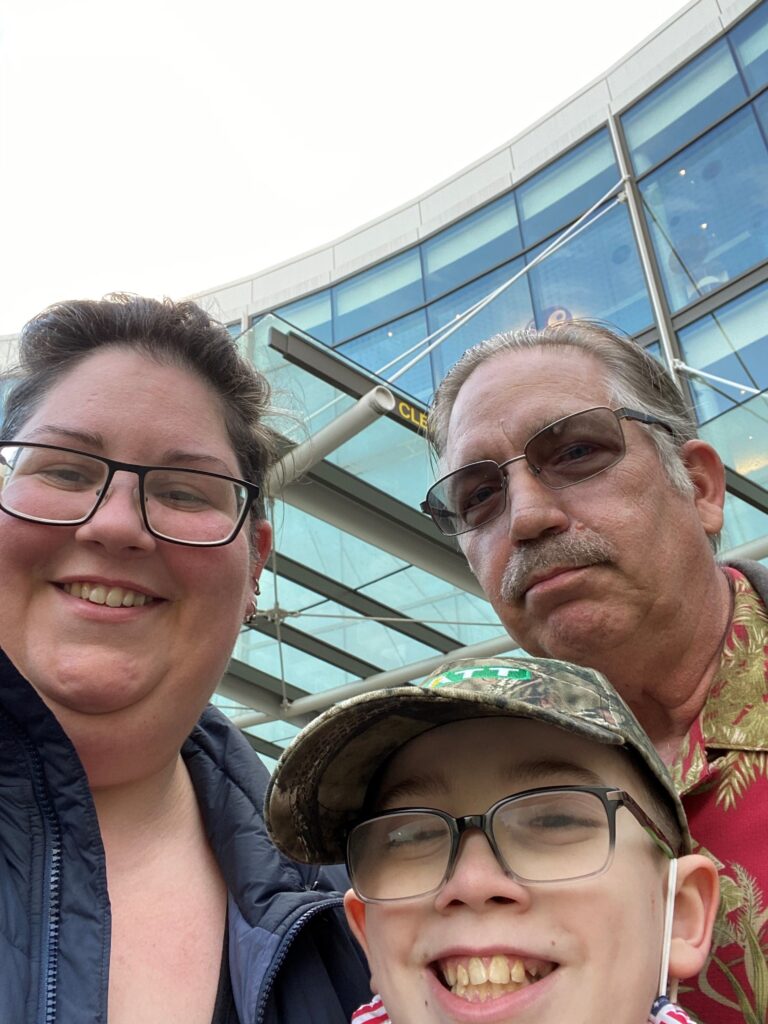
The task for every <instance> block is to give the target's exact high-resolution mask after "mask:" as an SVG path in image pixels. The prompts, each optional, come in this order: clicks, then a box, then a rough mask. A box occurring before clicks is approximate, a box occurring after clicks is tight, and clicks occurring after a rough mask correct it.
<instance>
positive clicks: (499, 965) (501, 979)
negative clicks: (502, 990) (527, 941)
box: [488, 956, 525, 985]
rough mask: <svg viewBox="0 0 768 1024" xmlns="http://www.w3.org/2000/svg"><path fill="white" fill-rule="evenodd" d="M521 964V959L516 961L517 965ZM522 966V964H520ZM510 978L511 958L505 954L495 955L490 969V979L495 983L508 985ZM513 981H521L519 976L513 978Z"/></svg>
mask: <svg viewBox="0 0 768 1024" xmlns="http://www.w3.org/2000/svg"><path fill="white" fill-rule="evenodd" d="M518 964H520V961H519V960H516V961H515V967H517V965H518ZM520 966H521V967H522V964H520ZM523 977H525V969H523ZM509 978H510V971H509V960H507V958H506V957H505V956H494V957H491V965H490V967H489V969H488V981H492V982H493V983H494V984H495V985H506V984H507V982H508V981H509ZM512 980H513V981H519V980H520V979H519V978H513V979H512Z"/></svg>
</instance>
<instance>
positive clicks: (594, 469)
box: [421, 406, 674, 537]
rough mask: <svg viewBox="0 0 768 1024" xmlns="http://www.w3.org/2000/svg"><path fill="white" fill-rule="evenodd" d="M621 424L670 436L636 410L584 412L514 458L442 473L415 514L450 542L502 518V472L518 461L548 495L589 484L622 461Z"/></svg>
mask: <svg viewBox="0 0 768 1024" xmlns="http://www.w3.org/2000/svg"><path fill="white" fill-rule="evenodd" d="M621 420H637V421H638V422H640V423H647V424H650V425H653V426H658V427H663V428H664V429H665V430H667V431H669V433H670V434H672V435H673V436H674V431H673V430H672V427H671V426H670V425H669V424H668V423H665V422H664V420H660V419H658V418H657V417H656V416H649V415H648V414H647V413H644V412H638V411H637V410H636V409H627V408H623V407H622V408H620V409H609V408H607V407H603V406H598V407H596V408H594V409H584V410H583V411H582V412H576V413H572V414H571V415H570V416H563V417H561V418H560V419H559V420H555V421H554V423H550V424H549V425H548V426H546V427H544V428H543V429H542V430H539V431H538V432H537V433H535V434H534V435H533V437H531V438H530V439H529V440H528V441H527V442H526V444H525V447H524V448H523V451H522V453H521V454H520V455H514V456H513V457H512V458H511V459H507V460H506V461H505V462H501V463H499V462H494V461H493V460H491V459H484V460H482V461H481V462H472V463H470V464H469V465H467V466H462V467H461V468H460V469H456V470H454V471H453V472H452V473H448V475H447V476H444V477H442V478H441V479H440V480H438V481H437V483H435V484H433V485H432V487H430V489H429V490H428V491H427V497H426V499H425V500H424V501H423V502H422V503H421V510H422V512H424V513H426V514H427V515H429V516H431V517H432V519H433V520H434V522H435V525H436V526H437V528H438V529H439V530H440V532H441V533H444V534H446V535H447V536H449V537H456V536H458V535H460V534H462V533H468V532H469V531H470V530H476V529H477V528H478V527H480V526H484V525H485V524H486V523H490V522H491V521H492V520H493V519H496V518H497V517H498V516H500V515H501V514H502V512H503V511H504V509H505V508H506V504H507V489H508V486H509V477H508V474H507V473H506V472H505V471H506V469H507V467H509V466H511V465H512V464H513V463H515V462H520V461H521V460H523V459H524V460H525V462H526V463H527V465H528V469H529V470H530V471H531V473H533V474H534V476H536V477H537V478H538V479H539V480H541V482H542V483H543V484H544V485H545V486H547V487H550V488H551V489H552V490H561V489H562V488H564V487H572V486H573V485H574V484H580V483H582V482H583V481H584V480H591V479H592V477H595V476H598V475H599V474H600V473H604V472H605V471H606V470H607V469H611V467H613V466H615V465H616V464H617V463H619V462H621V460H622V459H623V458H624V455H625V454H626V444H625V441H624V432H623V430H622V429H621Z"/></svg>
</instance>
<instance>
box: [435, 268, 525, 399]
mask: <svg viewBox="0 0 768 1024" xmlns="http://www.w3.org/2000/svg"><path fill="white" fill-rule="evenodd" d="M522 268H523V261H522V259H517V260H513V261H512V262H511V263H508V264H507V265H506V266H504V267H499V269H498V270H494V271H493V272H492V273H491V274H486V275H485V277H481V278H480V279H479V280H478V281H473V282H472V284H469V285H467V286H466V287H465V288H461V289H460V290H459V291H456V292H452V293H451V294H450V295H446V297H445V298H444V299H439V300H438V301H437V302H433V303H432V305H431V306H429V307H428V309H427V317H428V321H429V330H430V332H432V331H436V330H437V329H438V328H439V327H444V326H446V325H448V324H451V323H452V322H453V321H454V320H455V319H456V318H457V317H459V316H460V315H461V314H462V313H464V312H466V311H467V310H468V309H469V308H470V307H471V306H473V305H474V304H475V303H476V302H479V301H480V300H481V299H484V298H485V297H486V295H489V294H490V293H491V292H492V291H493V290H494V289H495V288H498V287H499V285H501V284H503V283H504V282H505V281H508V280H509V279H510V278H511V277H513V276H514V274H516V273H517V272H518V271H520V270H522ZM532 319H533V309H532V307H531V294H530V292H529V290H528V282H527V280H526V278H525V276H523V277H521V278H520V279H519V280H518V281H516V282H515V283H514V284H513V285H510V286H509V288H507V289H506V290H505V291H503V292H502V293H501V294H500V295H498V296H497V297H496V298H495V299H494V300H493V301H492V302H490V303H489V304H488V305H487V306H485V307H484V308H483V309H482V310H481V311H480V312H479V313H478V314H477V315H476V316H473V317H472V318H471V319H470V320H469V321H468V322H467V323H466V324H463V325H462V326H461V327H459V329H458V330H457V331H454V333H453V334H451V335H450V336H449V337H448V338H446V340H445V341H444V342H443V343H442V344H441V345H439V346H438V347H437V348H435V349H433V350H432V363H433V366H434V375H435V383H436V384H437V383H439V382H440V381H441V380H442V379H443V377H444V376H445V374H446V373H447V371H448V370H449V369H450V368H451V367H452V366H453V364H454V363H455V362H456V360H457V359H458V358H459V356H460V355H461V354H462V353H463V352H465V351H466V349H468V348H470V347H471V346H472V345H475V344H477V342H478V341H483V340H484V339H485V338H490V337H491V335H493V334H498V332H499V331H512V330H514V329H515V328H517V327H525V326H527V325H528V324H529V323H530V322H531V320H532Z"/></svg>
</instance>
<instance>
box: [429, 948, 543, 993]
mask: <svg viewBox="0 0 768 1024" xmlns="http://www.w3.org/2000/svg"><path fill="white" fill-rule="evenodd" d="M432 967H433V969H434V971H435V973H436V974H437V976H438V978H439V979H440V981H441V982H442V984H443V985H444V987H445V988H447V989H448V990H449V991H450V992H451V993H452V994H453V995H455V996H459V997H460V998H461V999H466V1000H467V1001H468V1002H470V1003H484V1002H486V1000H488V999H498V998H499V996H504V995H507V994H508V993H510V992H518V991H519V990H520V989H521V988H527V987H528V986H529V985H533V984H535V983H536V982H537V981H540V980H541V979H542V978H546V977H547V975H549V974H551V973H552V971H554V970H555V968H556V967H557V964H554V963H552V962H551V961H549V960H536V959H533V958H530V957H525V958H524V959H520V958H517V957H508V956H506V955H505V954H504V953H496V954H494V955H493V956H470V957H465V956H450V957H445V958H444V959H441V960H437V961H435V963H434V964H432Z"/></svg>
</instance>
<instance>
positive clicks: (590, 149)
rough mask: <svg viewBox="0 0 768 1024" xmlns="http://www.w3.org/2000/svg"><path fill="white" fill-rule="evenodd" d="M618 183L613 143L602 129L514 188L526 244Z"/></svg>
mask: <svg viewBox="0 0 768 1024" xmlns="http://www.w3.org/2000/svg"><path fill="white" fill-rule="evenodd" d="M618 182H619V171H618V168H617V166H616V159H615V157H614V153H613V146H612V145H611V141H610V138H609V136H608V132H607V131H606V130H602V131H600V132H598V133H597V134H596V135H593V136H592V138H591V139H588V140H587V141H586V142H583V143H582V144H581V145H580V146H576V147H575V149H572V150H571V151H570V152H569V153H567V154H566V155H565V156H564V157H561V158H560V159H559V160H557V161H555V163H553V164H551V165H550V166H549V167H547V168H546V170H544V171H541V172H540V173H539V174H536V175H534V177H532V178H531V179H530V180H529V181H527V182H526V183H525V184H524V185H521V186H520V187H519V188H518V189H517V192H516V194H517V207H518V211H519V214H520V227H521V229H522V232H523V240H524V242H525V244H526V245H533V244H534V243H535V242H538V241H539V240H540V239H541V238H545V237H546V236H547V235H551V234H553V233H554V232H555V231H556V230H557V229H558V228H560V227H563V226H564V225H566V224H568V223H570V222H571V221H574V220H576V219H577V218H578V217H580V216H581V214H583V213H584V211H585V210H588V209H589V208H590V206H592V205H593V204H594V203H596V202H597V200H598V199H600V197H601V196H604V195H605V193H606V192H608V190H609V189H610V188H611V186H612V185H618Z"/></svg>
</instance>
